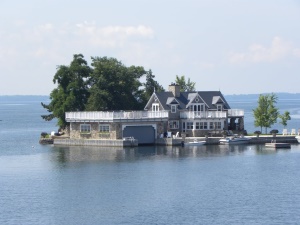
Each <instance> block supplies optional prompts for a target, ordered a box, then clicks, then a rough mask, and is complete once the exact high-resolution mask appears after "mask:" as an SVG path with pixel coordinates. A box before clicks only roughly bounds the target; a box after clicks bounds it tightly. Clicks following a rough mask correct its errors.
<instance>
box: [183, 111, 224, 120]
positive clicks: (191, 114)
mask: <svg viewBox="0 0 300 225" xmlns="http://www.w3.org/2000/svg"><path fill="white" fill-rule="evenodd" d="M180 118H181V119H197V118H226V112H224V111H213V112H209V111H208V112H192V111H191V112H181V113H180Z"/></svg>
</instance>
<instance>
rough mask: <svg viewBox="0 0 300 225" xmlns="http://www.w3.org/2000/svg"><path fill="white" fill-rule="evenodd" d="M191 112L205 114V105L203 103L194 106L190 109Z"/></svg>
mask: <svg viewBox="0 0 300 225" xmlns="http://www.w3.org/2000/svg"><path fill="white" fill-rule="evenodd" d="M189 110H190V111H194V112H203V111H204V104H203V103H201V104H192V105H191V106H190V107H189Z"/></svg>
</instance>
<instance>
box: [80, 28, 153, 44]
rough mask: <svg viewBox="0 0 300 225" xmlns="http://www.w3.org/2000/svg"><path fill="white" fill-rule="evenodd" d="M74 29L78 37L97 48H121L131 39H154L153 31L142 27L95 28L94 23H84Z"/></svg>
mask: <svg viewBox="0 0 300 225" xmlns="http://www.w3.org/2000/svg"><path fill="white" fill-rule="evenodd" d="M76 27H77V30H76V33H77V35H78V36H79V37H82V38H84V39H86V40H87V41H89V44H91V45H95V46H99V47H107V48H115V47H122V46H124V44H125V43H126V42H130V40H131V39H134V41H137V40H139V39H141V40H142V39H152V38H153V37H154V31H153V29H152V28H150V27H147V26H144V25H139V26H106V27H97V26H96V24H95V23H88V22H84V23H80V24H76Z"/></svg>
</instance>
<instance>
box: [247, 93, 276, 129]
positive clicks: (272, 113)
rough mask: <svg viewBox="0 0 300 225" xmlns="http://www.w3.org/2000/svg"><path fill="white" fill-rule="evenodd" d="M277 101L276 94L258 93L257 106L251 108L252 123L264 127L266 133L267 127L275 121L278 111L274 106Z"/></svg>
mask: <svg viewBox="0 0 300 225" xmlns="http://www.w3.org/2000/svg"><path fill="white" fill-rule="evenodd" d="M276 103H277V96H276V95H275V94H274V93H272V94H267V95H260V96H259V99H258V107H257V108H256V109H254V110H253V114H254V118H255V121H254V125H255V126H256V127H260V129H261V132H262V128H263V127H264V128H265V133H266V134H267V128H270V127H271V126H272V125H273V124H274V123H276V121H277V118H278V115H279V111H278V109H277V108H276V107H275V104H276Z"/></svg>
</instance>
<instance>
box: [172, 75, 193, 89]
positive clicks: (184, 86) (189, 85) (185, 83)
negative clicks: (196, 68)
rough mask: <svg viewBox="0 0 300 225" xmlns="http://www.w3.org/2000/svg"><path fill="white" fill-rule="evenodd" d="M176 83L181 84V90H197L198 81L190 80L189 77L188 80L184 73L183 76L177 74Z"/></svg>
mask: <svg viewBox="0 0 300 225" xmlns="http://www.w3.org/2000/svg"><path fill="white" fill-rule="evenodd" d="M175 83H176V84H178V85H179V86H180V92H186V91H195V90H196V89H195V85H196V83H195V82H192V81H191V80H190V78H188V80H187V81H186V80H185V76H184V75H182V76H181V77H179V76H178V75H176V79H175Z"/></svg>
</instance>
